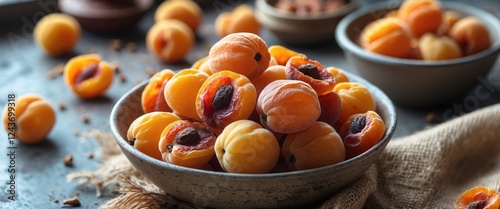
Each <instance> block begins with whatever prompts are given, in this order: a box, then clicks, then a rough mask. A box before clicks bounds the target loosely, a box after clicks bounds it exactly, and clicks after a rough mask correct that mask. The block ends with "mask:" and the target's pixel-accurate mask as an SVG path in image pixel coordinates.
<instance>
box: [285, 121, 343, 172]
mask: <svg viewBox="0 0 500 209" xmlns="http://www.w3.org/2000/svg"><path fill="white" fill-rule="evenodd" d="M282 153H283V156H284V158H285V160H286V163H287V165H288V167H289V168H290V170H307V169H313V168H319V167H323V166H327V165H333V164H336V163H339V162H342V161H344V160H345V149H344V144H343V142H342V139H341V138H340V136H339V134H338V133H337V131H335V129H334V128H333V127H332V126H330V125H328V124H327V123H324V122H319V121H318V122H315V123H314V124H312V125H311V126H310V127H308V128H307V129H305V130H302V131H299V132H296V133H291V134H288V135H287V136H286V138H285V141H284V142H283V148H282Z"/></svg>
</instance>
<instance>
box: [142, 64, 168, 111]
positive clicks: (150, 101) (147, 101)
mask: <svg viewBox="0 0 500 209" xmlns="http://www.w3.org/2000/svg"><path fill="white" fill-rule="evenodd" d="M174 75H175V72H174V71H172V70H170V69H164V70H161V71H159V72H157V73H155V74H154V75H153V76H152V77H151V78H150V79H149V83H148V84H147V85H146V87H144V90H142V94H141V107H142V111H144V113H148V112H154V111H163V112H172V108H170V107H169V106H168V104H167V101H166V100H165V96H164V94H163V92H164V89H165V85H166V84H167V82H168V81H169V80H170V79H171V78H172V77H173V76H174Z"/></svg>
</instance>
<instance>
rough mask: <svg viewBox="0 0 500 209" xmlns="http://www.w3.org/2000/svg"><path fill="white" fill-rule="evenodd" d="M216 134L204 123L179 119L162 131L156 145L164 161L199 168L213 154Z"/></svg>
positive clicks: (206, 162)
mask: <svg viewBox="0 0 500 209" xmlns="http://www.w3.org/2000/svg"><path fill="white" fill-rule="evenodd" d="M216 138H217V137H216V136H215V135H214V133H213V132H212V131H211V130H210V129H209V128H208V127H207V126H205V125H204V124H202V123H199V122H191V121H188V120H179V121H175V122H172V123H170V124H169V125H168V126H167V127H165V129H164V130H163V131H162V133H161V136H160V142H159V143H158V147H159V150H160V153H161V154H162V159H163V160H164V161H165V162H168V163H171V164H174V165H179V166H184V167H189V168H201V167H203V166H205V165H206V164H208V162H209V161H210V159H212V157H213V156H214V155H215V152H214V145H215V140H216Z"/></svg>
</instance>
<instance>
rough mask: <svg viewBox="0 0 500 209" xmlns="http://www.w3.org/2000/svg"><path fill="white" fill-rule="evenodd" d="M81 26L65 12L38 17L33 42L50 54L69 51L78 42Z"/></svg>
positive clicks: (56, 54) (61, 53) (57, 54)
mask: <svg viewBox="0 0 500 209" xmlns="http://www.w3.org/2000/svg"><path fill="white" fill-rule="evenodd" d="M80 34H81V27H80V24H79V23H78V21H77V20H76V19H75V18H74V17H72V16H70V15H67V14H63V13H52V14H48V15H46V16H44V17H43V18H42V19H40V20H39V21H38V22H37V24H36V26H35V29H34V30H33V36H34V38H35V42H36V43H37V44H38V45H39V46H40V47H41V48H42V49H44V51H45V52H47V53H48V54H50V55H52V56H60V55H63V54H67V53H69V52H70V51H71V50H73V48H74V47H75V45H76V44H77V43H78V41H79V39H80V36H81V35H80Z"/></svg>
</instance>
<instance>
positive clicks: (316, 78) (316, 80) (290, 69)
mask: <svg viewBox="0 0 500 209" xmlns="http://www.w3.org/2000/svg"><path fill="white" fill-rule="evenodd" d="M285 67H286V68H285V72H286V77H287V79H290V80H301V81H304V82H306V83H307V84H309V85H311V87H312V88H313V89H314V90H315V91H316V93H317V94H318V95H323V94H326V93H329V92H331V91H332V89H333V87H334V86H335V84H336V83H335V77H334V76H333V75H332V74H331V73H330V72H329V71H328V70H327V69H326V68H325V67H324V66H323V65H322V64H321V63H319V62H318V61H316V60H311V59H308V58H307V57H303V56H295V57H291V58H290V59H289V60H288V62H287V63H286V65H285Z"/></svg>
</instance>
